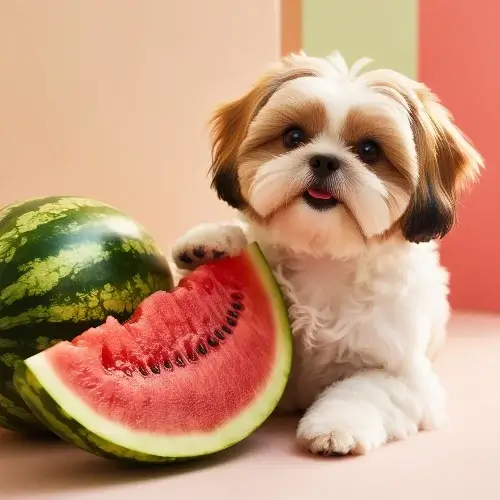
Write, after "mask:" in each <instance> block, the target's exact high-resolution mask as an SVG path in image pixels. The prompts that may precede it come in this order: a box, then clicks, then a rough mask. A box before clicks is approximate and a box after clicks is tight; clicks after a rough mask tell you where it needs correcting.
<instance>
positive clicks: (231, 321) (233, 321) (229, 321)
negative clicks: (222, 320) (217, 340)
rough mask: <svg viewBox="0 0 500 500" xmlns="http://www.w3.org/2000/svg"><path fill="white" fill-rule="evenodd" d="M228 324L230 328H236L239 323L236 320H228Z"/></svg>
mask: <svg viewBox="0 0 500 500" xmlns="http://www.w3.org/2000/svg"><path fill="white" fill-rule="evenodd" d="M226 321H227V324H228V325H230V326H236V323H237V321H236V320H235V319H234V318H226Z"/></svg>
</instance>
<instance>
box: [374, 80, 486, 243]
mask: <svg viewBox="0 0 500 500" xmlns="http://www.w3.org/2000/svg"><path fill="white" fill-rule="evenodd" d="M364 78H366V80H367V82H368V84H369V85H370V86H371V87H372V88H374V89H375V90H376V91H378V92H380V93H382V94H385V95H386V96H388V97H391V98H392V99H394V100H396V101H397V102H399V104H400V105H402V106H403V107H405V108H406V110H407V112H408V114H409V117H410V120H411V125H412V129H413V135H414V139H415V146H416V150H417V155H418V165H419V178H418V181H417V184H416V187H415V189H414V192H413V194H412V197H411V202H410V205H409V207H408V209H407V210H406V212H405V213H404V215H403V217H402V219H401V221H400V223H401V229H402V232H403V235H404V237H405V238H406V239H407V240H408V241H412V242H426V241H430V240H433V239H438V238H442V237H443V236H445V235H446V234H447V233H448V232H449V231H450V230H451V228H452V227H453V226H454V224H455V221H456V210H457V198H458V196H459V195H460V193H461V192H462V191H463V190H464V189H465V188H466V187H467V186H468V185H469V184H470V183H471V182H473V181H475V180H476V178H477V177H478V175H479V172H480V170H481V167H482V166H483V159H482V158H481V156H480V154H479V153H478V152H477V151H476V150H475V149H474V147H473V145H472V144H471V142H470V141H469V140H468V138H467V137H466V136H465V135H464V134H463V133H462V131H461V130H460V129H459V128H458V127H457V126H456V125H455V124H454V123H453V120H452V117H451V115H450V113H449V112H448V110H446V109H445V108H444V106H442V104H441V103H440V102H439V100H438V98H437V97H436V96H435V95H434V94H433V93H432V92H431V91H430V90H429V89H428V88H427V87H426V86H425V85H423V84H422V83H419V82H416V81H414V80H412V79H410V78H407V77H406V76H404V75H401V74H400V73H397V72H394V71H390V70H374V71H371V72H368V73H366V74H365V75H364Z"/></svg>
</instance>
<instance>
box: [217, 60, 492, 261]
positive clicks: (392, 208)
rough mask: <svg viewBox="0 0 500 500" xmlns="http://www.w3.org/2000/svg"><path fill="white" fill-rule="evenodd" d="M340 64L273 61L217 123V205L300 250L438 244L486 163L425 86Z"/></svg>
mask: <svg viewBox="0 0 500 500" xmlns="http://www.w3.org/2000/svg"><path fill="white" fill-rule="evenodd" d="M362 63H363V61H362V62H360V63H359V64H357V65H355V66H358V67H353V68H351V70H349V69H348V68H347V65H346V63H345V61H344V60H343V59H342V58H341V56H340V55H338V54H334V55H333V56H331V57H330V58H326V59H319V58H312V57H308V56H306V55H304V54H300V55H292V56H289V57H287V58H285V59H283V60H282V61H280V62H279V63H278V64H277V65H276V66H275V67H273V68H271V69H270V71H269V72H268V73H267V74H266V75H264V76H263V78H261V80H259V81H258V82H257V83H256V85H255V86H254V87H253V89H252V90H251V91H250V92H249V93H248V94H246V95H245V96H243V97H242V98H241V99H239V100H237V101H235V102H232V103H229V104H227V105H225V106H223V107H222V108H220V109H219V110H218V111H217V112H216V114H215V116H214V119H213V131H214V159H213V165H212V173H213V186H214V187H215V189H216V190H217V192H218V194H219V197H220V198H222V199H223V200H225V201H226V202H227V203H229V204H230V205H231V206H233V207H235V208H237V209H238V210H240V211H242V212H244V213H245V214H246V215H247V216H248V217H250V218H252V219H253V220H254V221H255V222H256V223H257V225H258V226H260V227H261V228H264V229H265V230H266V231H267V233H268V235H269V238H270V239H271V240H272V241H273V242H274V243H276V244H278V245H281V246H286V247H289V248H291V249H292V250H295V251H298V252H306V253H309V254H316V255H322V254H325V255H331V256H335V257H348V256H351V255H354V254H356V253H359V252H361V251H363V249H364V248H366V247H367V245H369V244H370V242H373V241H382V240H384V239H387V238H405V239H406V240H409V241H414V242H422V241H429V240H431V239H435V238H439V237H442V236H444V235H445V234H446V233H448V231H449V230H450V229H451V227H452V226H453V224H454V221H455V206H456V198H457V196H458V194H459V192H460V191H461V190H462V189H463V188H464V187H465V186H466V185H467V183H468V182H469V181H471V180H474V179H475V178H476V176H477V174H478V172H479V169H480V166H481V165H482V160H481V157H480V156H479V154H478V153H477V152H476V151H475V150H474V148H473V147H472V146H471V145H470V143H469V142H468V141H467V139H466V138H465V137H464V136H463V135H462V133H461V132H460V131H459V130H458V129H457V127H456V126H455V125H454V124H453V123H452V121H451V118H450V117H449V115H448V113H447V112H446V110H445V109H444V108H443V107H442V106H441V105H440V104H439V102H438V101H437V99H436V98H435V96H434V95H433V94H432V93H431V92H430V91H429V90H428V89H427V88H426V87H425V86H424V85H422V84H420V83H417V82H415V81H413V80H411V79H409V78H407V77H405V76H403V75H401V74H399V73H396V72H394V71H389V70H375V71H370V72H366V73H364V74H361V75H360V74H358V71H359V69H360V66H361V65H362Z"/></svg>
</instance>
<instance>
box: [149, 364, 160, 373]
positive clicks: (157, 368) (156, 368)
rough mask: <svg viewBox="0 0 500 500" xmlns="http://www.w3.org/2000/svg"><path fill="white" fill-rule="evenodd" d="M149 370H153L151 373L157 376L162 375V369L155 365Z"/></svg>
mask: <svg viewBox="0 0 500 500" xmlns="http://www.w3.org/2000/svg"><path fill="white" fill-rule="evenodd" d="M149 368H151V371H152V372H153V373H154V374H155V375H158V374H159V373H160V367H159V366H158V365H153V366H150V367H149Z"/></svg>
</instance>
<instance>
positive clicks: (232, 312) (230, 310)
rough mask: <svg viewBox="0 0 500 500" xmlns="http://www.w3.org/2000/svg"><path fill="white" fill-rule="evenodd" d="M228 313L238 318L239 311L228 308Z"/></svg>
mask: <svg viewBox="0 0 500 500" xmlns="http://www.w3.org/2000/svg"><path fill="white" fill-rule="evenodd" d="M227 314H228V315H229V316H232V317H233V318H237V317H238V313H237V312H236V311H233V310H232V309H228V311H227Z"/></svg>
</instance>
